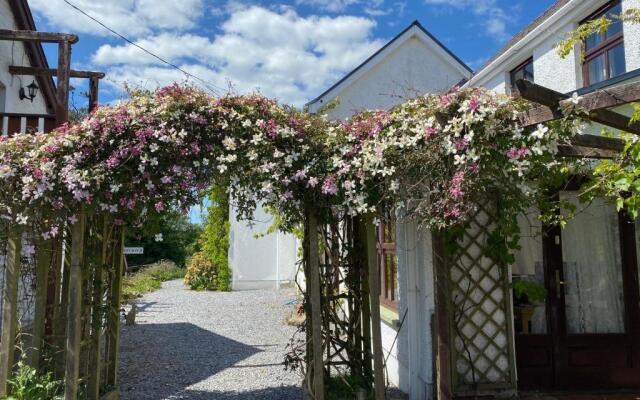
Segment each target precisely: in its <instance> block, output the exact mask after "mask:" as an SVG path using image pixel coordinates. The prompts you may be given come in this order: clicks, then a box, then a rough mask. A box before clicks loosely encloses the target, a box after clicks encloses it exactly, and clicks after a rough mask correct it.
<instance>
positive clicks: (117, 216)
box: [0, 85, 577, 399]
mask: <svg viewBox="0 0 640 400" xmlns="http://www.w3.org/2000/svg"><path fill="white" fill-rule="evenodd" d="M523 109H524V104H523V103H522V102H520V101H518V100H513V99H510V98H507V97H504V96H500V95H497V94H494V93H492V92H489V91H485V90H482V89H470V90H456V91H453V92H451V93H448V94H445V95H441V96H440V95H428V96H425V97H420V98H417V99H414V100H411V101H408V102H406V103H404V104H402V105H400V106H398V107H396V108H394V109H392V110H391V111H389V112H367V113H363V114H361V115H358V116H356V117H354V118H353V119H351V120H349V121H346V122H344V123H338V122H332V121H329V120H328V119H327V118H326V117H325V116H323V115H317V114H310V113H307V112H303V111H299V110H296V109H293V108H289V107H285V106H281V105H279V104H277V103H276V102H274V101H271V100H268V99H266V98H264V97H261V96H258V95H247V96H227V97H222V98H212V97H210V96H208V95H206V94H204V93H203V92H201V91H198V90H196V89H193V88H188V87H180V86H175V85H174V86H169V87H166V88H163V89H160V90H158V91H156V92H154V93H134V94H133V95H132V98H131V99H130V100H129V101H127V102H124V103H122V104H119V105H115V106H110V107H103V108H100V109H98V110H96V111H95V112H94V113H93V114H91V115H90V116H89V117H87V118H86V119H85V120H83V121H81V122H80V123H78V124H74V125H67V126H63V127H61V128H59V129H57V130H55V131H54V132H49V133H39V134H36V135H24V134H17V135H15V136H12V137H10V138H2V140H1V141H0V187H1V188H2V190H1V194H0V221H1V224H2V225H3V230H4V231H5V232H7V233H6V237H5V238H4V241H5V242H6V243H8V246H9V251H8V255H7V257H8V259H9V261H11V259H12V257H13V260H14V263H15V260H16V259H17V260H18V261H17V263H18V265H19V254H20V250H19V248H20V246H21V243H22V240H21V239H20V238H21V237H23V235H26V237H28V238H29V240H31V241H33V242H35V243H36V246H35V249H34V254H33V256H34V257H35V258H43V257H45V256H44V255H43V254H45V253H44V252H43V249H46V248H51V247H52V246H53V247H55V244H54V245H52V244H51V243H56V242H58V243H59V242H60V241H63V242H66V243H67V248H68V249H70V251H69V254H70V261H69V265H70V271H71V272H70V274H71V276H70V277H69V278H68V279H69V285H68V286H69V288H68V290H69V293H70V294H69V301H68V304H66V303H63V304H64V305H65V306H67V307H68V309H69V311H68V312H69V321H68V326H67V338H66V345H62V344H61V343H57V344H55V346H58V348H60V349H62V348H66V353H67V354H72V353H78V351H76V350H78V349H79V348H80V347H79V346H80V344H79V343H80V342H81V341H82V339H83V338H87V337H88V338H90V339H91V343H93V347H90V348H89V349H88V350H87V354H89V355H88V357H92V358H91V359H92V360H93V361H96V360H97V364H94V365H99V364H100V360H101V357H105V355H104V354H101V353H100V350H99V348H100V331H101V328H102V326H103V324H109V323H110V324H111V325H113V324H115V325H116V326H115V327H113V326H112V328H113V329H114V330H115V331H116V335H114V336H115V337H117V324H118V321H117V318H116V319H115V320H114V318H113V316H112V315H107V314H108V313H105V312H104V304H103V299H104V298H105V290H107V288H108V287H110V288H111V289H109V290H110V291H109V292H108V296H107V299H108V300H109V299H110V301H111V303H113V302H114V298H115V301H117V299H118V294H119V292H118V289H117V286H118V284H119V281H118V279H119V278H118V274H119V271H120V270H119V269H118V261H117V260H118V257H120V258H121V257H122V256H121V254H119V253H118V252H119V251H121V247H122V243H121V242H118V241H117V238H118V235H120V236H121V232H122V229H124V227H126V226H131V225H132V224H139V223H141V221H143V220H144V218H145V216H146V215H148V214H149V213H161V212H163V211H164V210H167V209H181V210H187V209H188V208H189V207H190V206H192V205H194V204H197V203H198V202H199V200H200V193H201V191H202V190H204V189H206V188H207V187H208V186H209V185H210V184H211V182H212V181H217V180H218V181H224V182H228V183H229V194H230V196H231V198H232V201H233V202H234V203H235V205H236V206H237V208H238V210H239V214H240V216H241V217H243V218H250V217H251V215H252V212H253V210H254V209H255V208H256V206H257V205H258V204H262V205H265V206H267V207H268V208H270V209H272V210H274V211H275V212H276V213H277V214H278V215H279V216H280V217H281V220H282V224H281V225H280V229H282V230H284V231H291V230H293V229H296V228H298V227H304V230H305V246H304V261H303V267H304V268H303V270H304V272H305V276H306V280H307V282H308V289H307V290H306V293H305V312H306V315H307V320H306V321H307V322H306V324H305V326H304V327H303V330H304V332H305V333H306V338H305V340H304V345H303V346H301V347H298V348H296V347H295V346H294V350H293V351H292V354H291V355H290V356H289V358H288V360H287V361H288V363H289V365H291V366H292V367H295V366H298V367H301V368H302V370H303V371H304V373H305V376H306V379H305V382H306V384H307V388H308V389H309V393H311V394H312V395H313V396H314V398H317V399H323V398H324V390H325V385H324V381H325V376H326V375H329V374H330V373H331V368H330V367H329V363H328V362H329V361H330V360H331V359H335V358H336V357H337V358H341V359H342V360H343V362H344V364H345V366H346V368H347V369H348V373H349V374H351V375H357V376H360V377H362V378H363V379H364V381H366V382H374V384H373V387H374V389H375V392H376V396H377V397H376V398H381V397H379V396H381V395H382V394H383V393H384V390H383V386H384V385H383V383H382V381H381V374H382V372H381V370H382V365H381V362H382V360H381V354H380V351H379V349H376V340H377V341H379V337H378V338H377V339H376V337H375V335H376V332H375V328H374V330H373V337H372V338H366V337H361V336H358V335H357V334H355V333H354V326H355V325H358V324H361V323H364V322H363V321H364V320H365V319H367V318H374V319H375V313H376V310H375V307H374V305H375V301H376V299H377V295H376V290H377V286H376V284H377V285H379V282H376V280H375V279H376V278H374V276H375V275H377V274H376V273H371V272H372V271H373V269H372V265H373V264H374V263H373V260H372V258H373V256H372V253H371V249H372V246H373V241H372V235H373V230H372V229H371V226H372V225H371V222H375V220H376V219H377V218H378V216H381V215H386V214H385V213H384V212H383V211H385V210H388V209H390V208H391V207H395V208H396V209H397V210H398V211H397V212H399V213H401V214H402V215H404V217H405V218H411V219H413V220H417V221H418V222H419V223H420V224H421V225H422V226H423V227H424V228H426V229H432V230H437V231H442V232H444V231H446V232H454V231H455V230H456V229H457V228H461V227H464V226H465V224H466V223H467V222H468V220H469V218H470V217H471V216H472V215H474V213H475V212H476V211H477V209H478V207H479V206H481V205H483V204H487V203H492V204H497V203H499V205H500V210H501V215H500V217H499V218H498V220H497V221H496V224H495V225H494V231H493V232H492V236H493V238H494V242H495V246H494V250H493V254H492V256H493V257H496V258H500V257H503V259H501V260H500V262H506V261H507V259H508V257H509V254H510V251H511V250H512V249H513V248H514V246H515V244H514V243H513V238H514V237H515V236H517V233H516V231H515V229H514V226H515V224H516V222H515V218H516V216H517V214H518V213H519V212H521V211H523V210H525V209H526V208H528V207H529V206H530V205H532V204H535V203H536V202H539V201H541V200H542V199H544V185H543V183H544V182H543V181H544V180H541V179H540V177H541V176H546V177H555V176H557V175H561V174H565V173H566V172H567V169H566V166H565V165H563V164H562V163H560V162H559V161H557V160H556V158H555V154H556V151H557V148H556V146H557V144H558V143H559V142H560V143H561V142H563V141H568V140H569V139H570V138H571V137H572V135H574V134H575V132H576V128H577V125H576V124H575V123H574V122H572V121H569V120H567V121H562V122H560V123H558V124H557V126H555V127H553V128H552V129H550V128H549V127H546V126H539V127H538V128H537V129H535V130H533V131H532V132H525V130H524V129H523V128H522V126H521V125H520V122H519V120H518V112H520V111H522V110H523ZM67 229H69V232H68V233H67V234H66V235H65V234H63V232H65V231H66V230H67ZM319 232H320V233H321V237H320V238H318V233H319ZM330 237H333V238H334V239H330ZM114 238H115V239H114ZM336 238H337V239H336ZM114 240H115V242H114ZM318 243H324V244H325V245H327V246H330V247H331V248H332V251H333V253H331V254H333V256H334V257H330V258H332V261H331V262H325V263H324V264H323V265H320V261H319V260H320V258H319V253H320V251H324V250H320V249H319V246H318ZM373 249H374V251H375V248H373ZM16 254H17V255H16ZM16 257H17V258H16ZM48 257H49V259H51V255H50V254H49V256H48ZM50 261H51V260H49V264H51V262H50ZM36 263H38V262H36ZM328 268H332V269H333V270H335V271H338V270H341V271H343V272H344V274H345V278H344V280H343V282H344V283H346V292H345V289H340V287H341V285H338V284H337V282H336V281H334V280H332V278H331V276H332V274H330V273H327V272H326V271H327V270H328ZM321 270H322V271H324V272H322V273H321ZM106 277H108V278H106ZM107 281H109V283H108V284H107V285H105V284H104V283H105V282H107ZM365 281H366V282H367V283H368V284H366V285H363V282H365ZM54 282H56V281H55V280H54ZM57 282H58V283H57V284H59V277H58V281H57ZM55 284H56V283H54V286H55ZM341 290H342V291H341ZM378 290H379V289H378ZM66 295H67V294H66V293H63V296H62V297H63V298H64V297H65V296H66ZM109 296H110V297H109ZM342 298H346V299H348V300H349V303H350V304H356V305H357V307H359V308H358V310H359V311H358V313H357V314H356V315H355V317H354V314H353V309H351V310H350V311H351V312H345V311H344V310H341V309H340V307H341V306H340V304H341V303H340V302H339V301H337V300H336V299H338V300H339V299H342ZM83 299H88V304H87V302H86V301H85V302H84V303H83ZM366 299H368V301H369V303H371V302H374V303H373V304H368V305H367V301H365V300H366ZM367 307H368V308H367ZM365 308H367V309H365ZM9 311H10V313H9V314H7V313H5V314H4V315H3V320H4V318H8V319H7V320H5V321H10V320H9V318H11V310H9ZM42 312H43V313H45V317H46V318H43V319H42V321H43V322H42V323H43V326H42V332H41V334H40V336H37V337H38V340H41V341H42V342H41V343H40V344H38V343H36V347H38V348H40V347H46V346H45V342H46V335H47V331H46V329H45V328H46V327H45V326H44V325H46V323H47V322H46V321H48V320H49V319H51V321H50V322H49V323H50V324H54V320H55V318H56V316H55V315H53V314H51V315H50V314H47V312H48V311H47V310H46V309H45V310H43V311H42ZM354 318H355V319H354ZM88 320H90V321H91V327H90V328H83V327H82V326H81V321H88ZM105 321H106V322H105ZM323 321H324V322H325V323H326V322H327V321H331V323H332V324H333V325H334V326H339V327H340V329H331V328H329V324H328V323H326V324H323ZM4 325H6V324H4ZM49 333H50V332H49ZM378 335H379V332H378ZM5 336H6V337H5ZM14 336H15V334H14V333H12V332H11V331H10V330H8V331H7V332H6V333H5V332H4V329H3V336H2V341H3V342H4V343H7V342H10V343H13V337H14ZM365 336H366V335H365ZM345 337H346V339H345ZM5 338H11V339H9V340H5ZM108 340H109V341H110V340H111V339H108ZM363 340H365V341H366V340H369V341H371V344H369V345H362V341H363ZM356 342H358V343H359V344H357V343H356ZM115 344H116V349H117V341H116V342H115ZM9 345H10V344H7V346H9ZM96 345H97V346H98V350H96V349H95V346H96ZM47 346H53V345H52V344H50V343H49V344H47ZM367 346H368V347H367ZM112 347H113V346H112ZM367 348H368V349H373V350H372V351H371V350H367ZM92 349H93V352H92V351H91V350H92ZM327 349H330V350H328V352H329V354H330V355H329V356H327V351H326V350H327ZM332 351H333V353H332ZM115 352H116V354H115V355H114V354H113V350H112V353H110V354H109V355H107V356H106V357H107V358H113V359H111V362H114V361H113V360H116V361H117V350H115ZM83 354H84V353H83ZM78 357H79V355H78ZM0 361H3V360H0ZM3 362H4V363H6V362H7V361H6V360H4V361H3ZM59 362H60V363H63V364H64V365H66V373H65V376H66V390H67V396H68V397H67V398H69V399H71V398H75V394H76V392H77V381H78V376H79V375H78V374H79V361H78V359H76V360H74V359H70V358H69V357H68V358H67V361H66V362H64V361H63V360H60V361H59ZM372 362H373V365H374V368H373V370H372V369H371V367H370V366H371V364H372ZM367 365H368V366H369V367H367ZM6 368H8V369H9V370H10V368H9V367H5V369H6ZM1 371H2V366H1V365H0V372H1ZM107 378H108V379H111V380H107V383H109V384H112V385H113V384H115V376H112V377H107ZM2 379H3V377H2V375H1V374H0V381H1V380H2ZM5 379H6V376H5ZM87 381H88V382H89V392H90V393H94V394H95V393H99V389H100V386H101V385H103V384H104V377H102V378H101V377H100V368H99V367H98V368H90V371H89V372H88V379H87Z"/></svg>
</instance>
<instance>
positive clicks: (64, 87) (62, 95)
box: [56, 42, 71, 126]
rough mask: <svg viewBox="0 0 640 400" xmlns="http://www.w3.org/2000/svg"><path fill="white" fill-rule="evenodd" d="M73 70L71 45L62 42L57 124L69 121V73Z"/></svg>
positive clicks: (57, 95) (60, 46) (60, 48)
mask: <svg viewBox="0 0 640 400" xmlns="http://www.w3.org/2000/svg"><path fill="white" fill-rule="evenodd" d="M70 70H71V45H70V44H69V42H61V43H60V44H59V45H58V75H57V76H58V84H57V92H56V99H57V100H58V104H57V107H56V124H57V125H58V126H60V125H62V124H64V123H65V122H67V121H68V119H69V71H70Z"/></svg>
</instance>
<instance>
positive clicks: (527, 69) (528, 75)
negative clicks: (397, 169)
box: [523, 62, 533, 82]
mask: <svg viewBox="0 0 640 400" xmlns="http://www.w3.org/2000/svg"><path fill="white" fill-rule="evenodd" d="M523 72H524V79H527V80H529V81H531V82H533V62H530V63H528V64H527V65H525V66H524V69H523Z"/></svg>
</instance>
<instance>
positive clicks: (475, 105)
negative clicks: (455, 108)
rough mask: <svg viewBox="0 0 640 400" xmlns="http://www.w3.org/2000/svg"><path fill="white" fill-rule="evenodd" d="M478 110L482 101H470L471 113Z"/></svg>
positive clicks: (474, 99)
mask: <svg viewBox="0 0 640 400" xmlns="http://www.w3.org/2000/svg"><path fill="white" fill-rule="evenodd" d="M478 108H480V101H479V100H478V99H477V98H475V97H474V98H472V99H471V100H470V101H469V111H471V112H473V111H476V110H477V109H478Z"/></svg>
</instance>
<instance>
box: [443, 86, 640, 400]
mask: <svg viewBox="0 0 640 400" xmlns="http://www.w3.org/2000/svg"><path fill="white" fill-rule="evenodd" d="M516 86H517V88H518V90H519V93H520V96H522V97H523V98H524V99H526V100H529V101H530V102H532V103H534V104H535V105H534V106H533V107H532V108H531V109H529V110H528V111H525V112H522V113H521V114H520V115H519V120H520V122H521V123H522V125H523V126H524V127H525V128H526V129H528V130H531V129H533V128H534V127H535V126H537V125H538V124H544V123H548V122H552V121H555V120H559V119H561V118H564V117H565V115H564V113H563V109H565V110H566V109H569V108H570V107H580V108H581V109H584V110H586V111H587V112H588V114H589V120H590V121H591V122H595V123H599V124H602V125H604V126H606V127H610V128H614V129H618V130H620V131H624V132H628V133H631V134H635V135H640V123H638V122H632V121H631V118H630V117H628V116H625V115H622V114H620V113H617V112H615V111H612V110H610V109H611V108H612V107H617V106H621V105H625V104H628V103H633V102H636V101H640V82H634V83H628V84H623V85H620V86H615V87H612V88H606V89H599V90H595V91H593V92H590V93H587V94H584V95H582V96H581V97H579V99H578V100H577V101H576V100H575V99H573V98H572V97H571V96H569V95H567V94H563V93H559V92H556V91H554V90H551V89H549V88H546V87H544V86H540V85H537V84H535V83H532V82H529V81H526V80H518V81H517V82H516ZM576 102H577V104H574V103H576ZM624 146H625V142H624V141H623V140H621V139H619V138H615V137H605V136H599V135H593V134H579V135H576V136H575V137H573V138H572V140H571V143H561V144H559V145H558V157H572V158H587V159H613V158H615V157H617V156H619V155H620V152H621V151H622V150H623V149H624ZM466 235H467V236H469V235H473V234H469V233H468V232H467V233H466ZM474 240H475V238H474ZM476 243H481V240H478V241H476ZM433 252H434V257H433V259H434V267H433V268H434V289H435V303H436V309H435V315H434V325H435V328H434V352H435V354H434V359H435V371H436V372H435V375H436V379H435V391H436V398H438V399H443V400H448V399H452V398H454V397H455V396H457V395H462V396H470V395H471V396H473V395H475V396H477V395H478V394H480V395H491V394H496V390H497V391H500V390H505V389H509V388H511V389H516V381H515V355H514V354H512V352H511V351H510V350H509V351H506V353H509V354H511V355H510V357H511V360H510V362H511V363H512V365H511V367H510V368H511V373H509V372H508V371H507V372H506V375H509V376H511V378H510V381H509V382H504V384H502V385H490V386H487V387H475V389H473V390H475V393H469V392H468V391H466V392H465V391H463V393H461V392H460V391H459V388H457V387H456V385H455V383H454V379H453V377H454V376H455V374H456V373H457V371H456V367H457V364H456V361H457V360H456V359H455V352H456V349H455V346H456V344H455V343H456V334H458V332H456V331H455V329H454V323H453V322H452V318H453V315H454V310H452V309H451V306H450V303H451V298H450V296H451V293H452V291H453V290H456V288H455V287H454V286H455V284H456V282H455V280H454V279H452V277H451V268H455V267H456V266H455V262H450V261H451V260H447V259H446V257H444V254H445V252H444V241H443V239H442V238H441V237H439V236H438V235H435V234H434V235H433ZM497 267H499V266H497ZM496 287H498V286H496ZM506 287H508V286H502V290H506V289H504V288H506ZM508 308H509V307H506V309H505V310H502V311H503V312H504V313H505V315H507V319H509V318H511V316H509V314H508V312H507V311H508ZM476 328H477V329H482V327H481V326H476ZM510 329H511V330H512V329H513V328H512V327H510V328H508V327H505V334H508V331H509V330H510ZM511 340H512V339H511ZM512 345H513V343H511V344H509V345H508V346H509V347H510V348H511V346H512ZM470 362H471V363H473V362H474V361H473V360H470ZM478 392H481V393H478Z"/></svg>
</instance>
